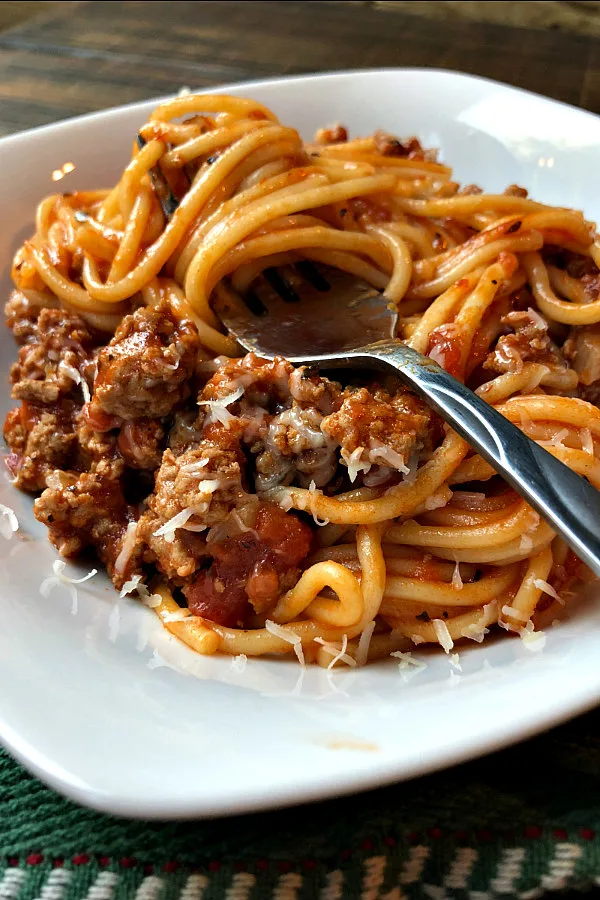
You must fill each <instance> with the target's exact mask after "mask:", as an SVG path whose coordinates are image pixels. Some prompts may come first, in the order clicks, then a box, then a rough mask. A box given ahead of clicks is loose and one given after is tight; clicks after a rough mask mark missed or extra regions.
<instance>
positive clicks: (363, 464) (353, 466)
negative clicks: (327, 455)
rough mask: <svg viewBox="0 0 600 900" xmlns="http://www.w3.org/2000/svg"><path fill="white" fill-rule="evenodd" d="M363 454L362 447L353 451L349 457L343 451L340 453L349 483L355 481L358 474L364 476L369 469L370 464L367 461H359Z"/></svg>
mask: <svg viewBox="0 0 600 900" xmlns="http://www.w3.org/2000/svg"><path fill="white" fill-rule="evenodd" d="M364 452H365V448H364V447H357V448H356V450H353V451H352V453H350V454H349V455H348V454H347V453H346V451H345V450H342V451H341V453H340V456H341V458H342V462H344V463H345V464H346V465H347V467H348V477H349V479H350V481H351V482H355V481H356V477H357V475H358V473H359V472H365V474H366V473H367V472H368V471H369V470H370V468H371V465H372V463H370V462H368V461H367V460H361V456H362V455H363V453H364Z"/></svg>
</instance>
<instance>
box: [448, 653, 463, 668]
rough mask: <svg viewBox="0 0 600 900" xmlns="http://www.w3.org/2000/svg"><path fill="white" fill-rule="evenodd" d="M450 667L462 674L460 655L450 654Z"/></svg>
mask: <svg viewBox="0 0 600 900" xmlns="http://www.w3.org/2000/svg"><path fill="white" fill-rule="evenodd" d="M450 665H451V666H452V668H453V669H456V671H457V672H462V666H461V664H460V656H459V655H458V653H451V654H450Z"/></svg>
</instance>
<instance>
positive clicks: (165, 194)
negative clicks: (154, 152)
mask: <svg viewBox="0 0 600 900" xmlns="http://www.w3.org/2000/svg"><path fill="white" fill-rule="evenodd" d="M137 145H138V147H139V148H140V150H141V149H142V147H145V146H146V140H145V139H144V138H143V137H142V135H141V134H138V135H137ZM148 174H149V176H150V180H151V181H152V186H153V187H154V190H155V192H156V196H157V198H158V202H159V203H160V205H161V207H162V211H163V212H164V214H165V218H166V219H170V218H171V216H172V215H173V214H174V212H175V210H176V209H177V208H178V206H179V200H178V199H177V197H176V196H175V194H174V193H173V191H172V190H171V188H170V187H169V184H168V182H167V179H166V178H165V176H164V175H163V173H162V172H161V171H160V169H159V167H158V166H154V167H153V168H152V169H149V170H148Z"/></svg>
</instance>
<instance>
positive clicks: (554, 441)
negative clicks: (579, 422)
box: [538, 428, 569, 447]
mask: <svg viewBox="0 0 600 900" xmlns="http://www.w3.org/2000/svg"><path fill="white" fill-rule="evenodd" d="M568 436H569V431H568V429H567V428H561V429H560V431H557V432H556V434H553V435H552V437H551V438H549V440H547V441H538V444H539V445H540V447H564V446H565V445H564V444H563V441H564V439H565V438H566V437H568Z"/></svg>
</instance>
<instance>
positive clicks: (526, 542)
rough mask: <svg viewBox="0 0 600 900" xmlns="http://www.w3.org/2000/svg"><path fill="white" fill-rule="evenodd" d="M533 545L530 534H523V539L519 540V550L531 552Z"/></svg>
mask: <svg viewBox="0 0 600 900" xmlns="http://www.w3.org/2000/svg"><path fill="white" fill-rule="evenodd" d="M532 547H533V541H532V540H531V538H530V537H529V535H528V534H522V535H521V540H520V541H519V552H521V553H530V552H531V549H532Z"/></svg>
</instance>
